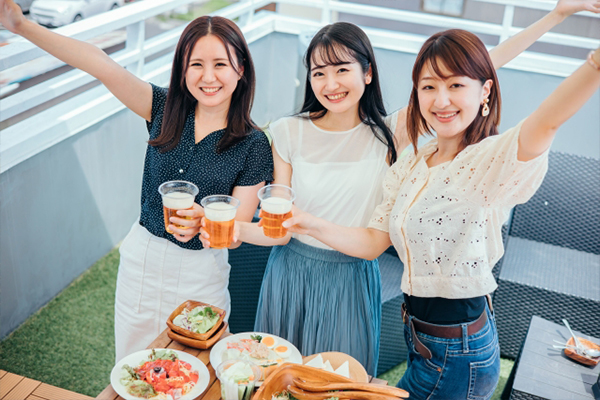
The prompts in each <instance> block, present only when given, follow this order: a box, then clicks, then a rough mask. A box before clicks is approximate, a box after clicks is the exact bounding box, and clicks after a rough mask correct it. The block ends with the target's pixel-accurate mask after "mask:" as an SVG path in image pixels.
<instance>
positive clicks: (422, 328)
mask: <svg viewBox="0 0 600 400" xmlns="http://www.w3.org/2000/svg"><path fill="white" fill-rule="evenodd" d="M402 321H404V324H406V325H408V327H409V328H410V330H411V333H412V337H413V343H414V345H415V349H416V350H417V351H418V352H419V354H421V355H422V356H423V357H424V358H426V359H428V360H429V359H431V351H429V349H428V348H427V346H425V345H424V344H423V343H421V341H420V340H419V338H418V337H417V334H416V332H415V330H417V331H419V332H421V333H424V334H426V335H431V336H435V337H441V338H446V339H453V338H461V337H462V335H463V332H462V326H460V325H459V326H456V325H453V326H446V325H434V324H430V323H427V322H424V321H419V320H418V319H416V318H412V320H410V319H409V314H408V311H407V310H406V303H402ZM409 322H410V323H409ZM486 322H487V313H486V312H485V311H484V312H482V313H481V315H480V316H479V318H477V319H476V320H475V321H473V322H469V323H468V325H467V335H469V336H470V335H473V334H475V333H477V332H479V331H480V330H481V329H482V328H483V327H484V326H485V324H486Z"/></svg>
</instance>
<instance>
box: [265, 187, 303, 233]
mask: <svg viewBox="0 0 600 400" xmlns="http://www.w3.org/2000/svg"><path fill="white" fill-rule="evenodd" d="M258 198H259V199H260V207H261V209H262V214H261V218H262V225H263V234H264V235H265V236H267V237H270V238H273V239H279V238H282V237H284V236H285V235H286V234H287V229H285V228H284V227H283V226H282V225H281V224H282V222H283V221H285V220H286V219H289V218H291V217H292V203H293V202H294V199H295V198H296V193H295V192H294V190H293V189H292V188H290V187H288V186H285V185H279V184H273V185H267V186H265V187H262V188H260V190H259V191H258Z"/></svg>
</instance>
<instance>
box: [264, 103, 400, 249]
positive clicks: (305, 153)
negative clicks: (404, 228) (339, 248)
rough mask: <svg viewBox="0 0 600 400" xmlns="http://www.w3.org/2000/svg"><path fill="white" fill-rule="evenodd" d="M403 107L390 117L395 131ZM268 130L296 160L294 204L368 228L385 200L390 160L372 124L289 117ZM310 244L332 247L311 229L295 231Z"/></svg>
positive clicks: (291, 159)
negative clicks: (321, 123)
mask: <svg viewBox="0 0 600 400" xmlns="http://www.w3.org/2000/svg"><path fill="white" fill-rule="evenodd" d="M397 119H398V112H395V113H393V114H391V115H389V116H388V117H386V119H385V121H386V125H387V126H389V127H390V129H391V131H392V133H393V132H394V130H395V128H396V121H397ZM268 130H269V131H270V133H271V136H272V137H273V143H274V147H275V151H277V153H278V154H279V156H281V158H282V159H283V160H284V161H285V162H287V163H288V164H290V165H291V166H292V188H293V189H294V190H295V191H296V201H295V202H294V204H295V205H296V206H297V207H299V208H300V209H301V210H303V211H306V212H309V213H311V214H312V215H314V216H317V217H319V218H323V219H325V220H327V221H331V222H334V223H336V224H338V225H341V226H347V227H363V228H366V227H367V225H368V222H369V219H370V218H371V214H372V213H373V211H374V210H375V207H377V206H378V205H379V204H380V203H381V202H382V200H383V189H382V185H381V183H382V182H383V178H384V177H385V173H386V171H387V169H388V168H389V166H388V165H387V163H386V157H387V152H388V148H387V146H386V145H385V144H383V143H382V142H381V141H380V140H379V139H377V138H376V137H375V135H374V134H373V131H372V130H371V128H370V127H369V126H368V125H366V124H364V123H360V124H359V125H357V126H355V127H354V128H352V129H350V130H348V131H343V132H337V131H326V130H323V129H321V128H319V127H317V126H316V125H315V124H314V123H313V122H312V121H311V120H310V119H308V118H302V117H285V118H281V119H279V120H277V121H275V122H274V123H272V124H271V125H270V126H269V128H268ZM293 237H294V238H296V239H298V240H300V241H301V242H303V243H306V244H308V245H311V246H315V247H319V248H323V249H330V247H329V246H327V245H325V244H324V243H322V242H320V241H318V240H317V239H315V238H313V237H311V236H308V235H297V234H294V235H293Z"/></svg>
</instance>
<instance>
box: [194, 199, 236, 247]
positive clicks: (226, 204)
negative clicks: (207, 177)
mask: <svg viewBox="0 0 600 400" xmlns="http://www.w3.org/2000/svg"><path fill="white" fill-rule="evenodd" d="M200 205H201V206H202V207H204V220H205V224H206V226H205V230H206V232H207V233H208V235H209V236H210V238H209V240H210V247H212V248H213V249H224V248H226V247H229V246H231V242H232V241H233V225H234V223H235V213H236V212H237V209H238V207H239V206H240V201H239V200H238V199H236V198H235V197H231V196H226V195H221V194H218V195H213V196H206V197H205V198H203V199H202V201H200Z"/></svg>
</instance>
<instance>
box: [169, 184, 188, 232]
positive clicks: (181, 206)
mask: <svg viewBox="0 0 600 400" xmlns="http://www.w3.org/2000/svg"><path fill="white" fill-rule="evenodd" d="M162 199H163V214H164V216H165V229H166V231H167V232H168V233H171V234H172V233H173V232H172V231H171V230H169V224H170V223H171V222H170V221H169V219H170V218H171V217H178V218H184V219H192V217H182V216H180V215H177V211H178V210H191V209H192V208H193V205H194V196H192V195H191V194H190V193H185V192H170V193H167V194H165V195H163V198H162ZM173 225H175V226H176V227H177V228H179V229H189V227H187V226H183V225H176V224H173Z"/></svg>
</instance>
